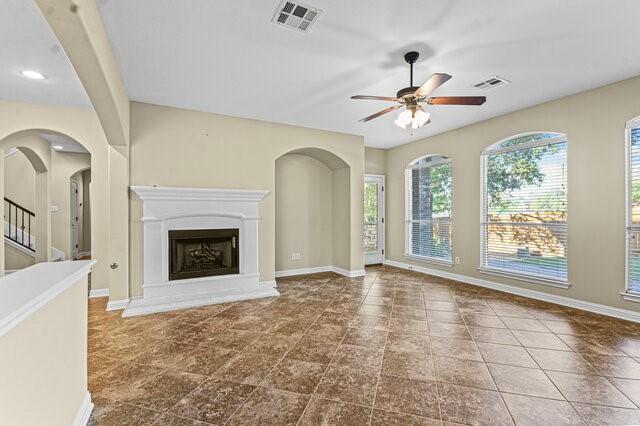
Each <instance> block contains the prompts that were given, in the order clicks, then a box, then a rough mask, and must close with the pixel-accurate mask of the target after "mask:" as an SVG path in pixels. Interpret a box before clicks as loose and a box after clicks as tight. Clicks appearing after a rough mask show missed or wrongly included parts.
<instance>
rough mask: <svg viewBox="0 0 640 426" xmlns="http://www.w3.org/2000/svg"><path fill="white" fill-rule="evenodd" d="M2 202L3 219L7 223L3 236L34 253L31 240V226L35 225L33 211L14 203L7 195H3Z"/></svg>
mask: <svg viewBox="0 0 640 426" xmlns="http://www.w3.org/2000/svg"><path fill="white" fill-rule="evenodd" d="M4 202H5V209H4V220H5V223H7V224H8V226H6V225H5V229H4V236H5V237H7V238H8V239H10V240H11V241H13V242H15V243H16V244H19V245H21V246H22V247H24V248H26V249H27V250H30V251H32V252H34V253H35V252H36V249H35V248H34V247H33V244H32V241H31V235H33V234H32V233H31V226H32V225H33V226H34V227H35V223H36V215H35V213H33V212H32V211H30V210H28V209H25V208H24V207H22V206H21V205H19V204H17V203H14V202H13V201H11V200H10V199H8V198H7V197H4Z"/></svg>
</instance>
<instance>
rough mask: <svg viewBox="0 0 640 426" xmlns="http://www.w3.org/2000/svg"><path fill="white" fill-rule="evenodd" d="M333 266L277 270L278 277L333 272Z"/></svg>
mask: <svg viewBox="0 0 640 426" xmlns="http://www.w3.org/2000/svg"><path fill="white" fill-rule="evenodd" d="M331 271H333V266H316V267H315V268H301V269H287V270H285V271H276V274H275V275H276V278H280V277H291V276H294V275H309V274H317V273H319V272H331Z"/></svg>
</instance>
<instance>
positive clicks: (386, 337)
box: [365, 273, 398, 425]
mask: <svg viewBox="0 0 640 426" xmlns="http://www.w3.org/2000/svg"><path fill="white" fill-rule="evenodd" d="M378 276H379V273H378V274H377V275H376V279H375V280H374V281H373V283H372V285H371V286H372V287H373V284H375V282H376V281H377V280H378ZM397 287H398V283H397V281H396V282H395V283H394V288H395V291H394V292H393V302H392V304H391V312H390V313H389V322H388V323H387V332H386V333H385V336H384V345H383V346H382V359H381V360H380V368H379V369H378V377H377V378H376V389H375V390H374V391H373V402H372V403H371V413H370V414H369V423H368V424H369V425H371V423H372V422H373V413H374V412H375V410H376V399H377V398H378V388H379V387H380V377H381V376H382V366H383V365H384V358H385V355H386V352H387V342H388V341H389V330H390V329H391V317H392V315H393V310H394V308H395V305H396V304H395V300H396V293H397ZM369 291H371V290H369ZM368 294H369V293H368V292H367V295H368ZM365 300H366V297H365Z"/></svg>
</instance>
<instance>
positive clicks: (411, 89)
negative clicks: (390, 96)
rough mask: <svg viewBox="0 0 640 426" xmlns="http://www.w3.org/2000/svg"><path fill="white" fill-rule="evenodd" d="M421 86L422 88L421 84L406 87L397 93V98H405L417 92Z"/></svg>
mask: <svg viewBox="0 0 640 426" xmlns="http://www.w3.org/2000/svg"><path fill="white" fill-rule="evenodd" d="M419 88H420V87H419V86H411V87H405V88H404V89H400V90H398V93H397V94H396V98H398V99H403V98H406V97H409V96H412V95H413V94H414V93H415V92H416V90H418V89H419Z"/></svg>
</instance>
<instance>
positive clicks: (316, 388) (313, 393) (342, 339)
mask: <svg viewBox="0 0 640 426" xmlns="http://www.w3.org/2000/svg"><path fill="white" fill-rule="evenodd" d="M376 279H377V274H376ZM376 279H374V280H373V282H372V283H371V285H370V286H369V288H368V289H367V294H369V291H371V287H372V286H373V283H375V281H376ZM366 297H367V296H366V295H365V297H363V298H362V301H361V302H360V304H359V305H358V310H359V309H360V306H362V305H363V303H364V299H366ZM356 315H357V314H356ZM354 318H355V316H354ZM352 320H353V318H352V319H351V320H350V321H352ZM349 328H350V327H349V326H347V330H346V331H345V333H344V335H343V336H342V338H341V339H340V343H338V346H337V347H336V350H335V351H334V352H333V355H332V356H331V359H330V360H329V363H327V368H325V370H324V372H323V373H322V376H321V377H320V380H318V383H316V386H315V388H314V389H313V392H312V393H310V394H309V401H307V405H305V407H304V410H302V414H300V418H299V419H298V422H297V423H296V424H297V425H299V424H300V422H302V419H303V418H304V415H305V413H306V412H307V408H309V404H311V399H313V397H314V395H316V392H317V390H318V387H319V386H320V383H322V380H323V379H324V376H325V375H326V374H327V371H329V368H331V363H332V361H333V358H334V357H335V355H336V353H337V352H338V349H339V348H340V345H341V344H342V342H343V341H344V338H345V337H346V335H347V333H348V332H349ZM335 402H340V403H342V401H335ZM353 405H357V404H353Z"/></svg>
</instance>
